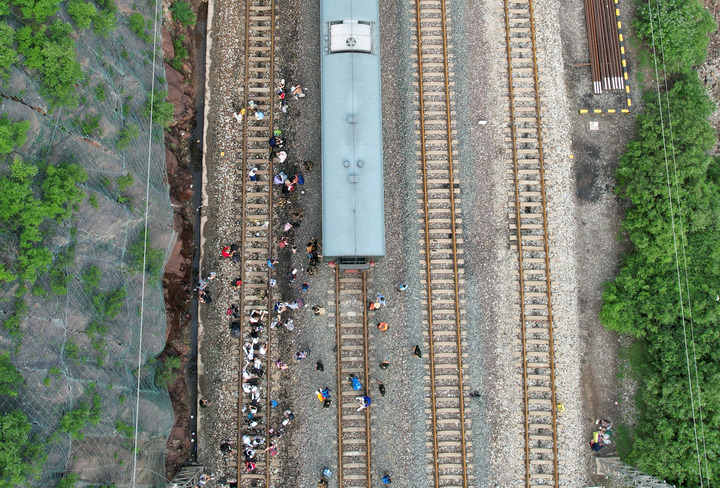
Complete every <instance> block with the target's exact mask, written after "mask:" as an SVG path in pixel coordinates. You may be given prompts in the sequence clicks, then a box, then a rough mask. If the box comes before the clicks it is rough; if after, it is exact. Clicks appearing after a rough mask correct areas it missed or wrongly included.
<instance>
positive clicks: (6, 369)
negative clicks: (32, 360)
mask: <svg viewBox="0 0 720 488" xmlns="http://www.w3.org/2000/svg"><path fill="white" fill-rule="evenodd" d="M22 382H23V377H22V374H20V371H18V370H17V368H15V365H14V364H13V363H12V361H10V353H9V352H6V353H3V354H0V395H9V396H17V389H16V388H17V387H18V386H20V385H21V384H22Z"/></svg>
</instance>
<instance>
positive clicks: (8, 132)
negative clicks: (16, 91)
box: [0, 24, 30, 154]
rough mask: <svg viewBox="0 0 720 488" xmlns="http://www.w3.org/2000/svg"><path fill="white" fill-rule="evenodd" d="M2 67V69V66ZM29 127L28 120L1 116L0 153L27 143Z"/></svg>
mask: <svg viewBox="0 0 720 488" xmlns="http://www.w3.org/2000/svg"><path fill="white" fill-rule="evenodd" d="M1 36H2V24H0V37H1ZM0 49H1V48H0ZM0 56H1V55H0ZM0 69H2V67H1V66H0ZM29 128H30V122H28V121H27V120H23V121H21V122H13V121H12V120H10V119H9V118H8V116H7V115H6V114H3V115H2V117H0V154H8V153H10V152H12V151H13V149H15V148H16V147H20V146H22V145H23V144H25V138H26V134H27V131H28V129H29Z"/></svg>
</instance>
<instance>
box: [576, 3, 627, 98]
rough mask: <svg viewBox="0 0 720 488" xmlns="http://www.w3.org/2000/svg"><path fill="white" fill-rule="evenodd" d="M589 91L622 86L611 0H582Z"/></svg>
mask: <svg viewBox="0 0 720 488" xmlns="http://www.w3.org/2000/svg"><path fill="white" fill-rule="evenodd" d="M585 24H586V26H587V37H588V48H589V50H590V70H591V72H592V81H593V91H594V92H595V93H598V94H599V93H602V92H603V91H611V90H624V89H625V84H624V81H623V80H624V77H623V67H622V57H621V52H620V36H619V33H618V25H617V17H616V14H615V3H614V0H585Z"/></svg>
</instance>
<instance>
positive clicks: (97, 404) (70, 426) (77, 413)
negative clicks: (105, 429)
mask: <svg viewBox="0 0 720 488" xmlns="http://www.w3.org/2000/svg"><path fill="white" fill-rule="evenodd" d="M101 414H102V402H101V400H100V395H98V394H95V395H93V398H92V404H89V403H88V402H84V401H82V402H79V403H78V404H77V406H76V407H75V408H74V409H72V410H70V411H69V412H66V413H65V415H63V416H62V418H61V419H60V430H61V431H62V432H65V433H66V434H70V437H72V438H73V439H75V440H82V439H84V438H85V434H84V433H83V432H82V431H83V429H84V428H85V427H86V426H87V424H88V423H89V424H90V425H92V426H93V427H94V426H96V425H97V424H99V423H100V415H101Z"/></svg>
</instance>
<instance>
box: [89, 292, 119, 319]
mask: <svg viewBox="0 0 720 488" xmlns="http://www.w3.org/2000/svg"><path fill="white" fill-rule="evenodd" d="M126 296H127V292H126V291H125V287H124V286H123V287H120V288H118V289H117V290H113V291H106V292H100V293H97V294H96V295H95V296H94V297H93V305H94V306H95V309H96V310H97V311H98V312H99V313H101V314H103V315H105V316H106V317H109V318H115V317H116V316H117V314H118V313H119V312H120V310H121V309H122V307H123V305H124V304H125V297H126Z"/></svg>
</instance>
